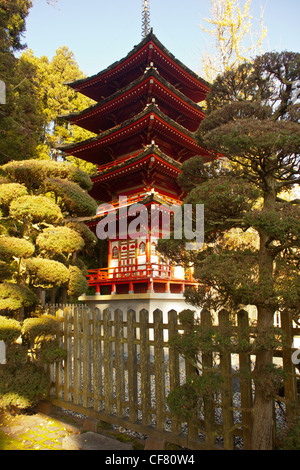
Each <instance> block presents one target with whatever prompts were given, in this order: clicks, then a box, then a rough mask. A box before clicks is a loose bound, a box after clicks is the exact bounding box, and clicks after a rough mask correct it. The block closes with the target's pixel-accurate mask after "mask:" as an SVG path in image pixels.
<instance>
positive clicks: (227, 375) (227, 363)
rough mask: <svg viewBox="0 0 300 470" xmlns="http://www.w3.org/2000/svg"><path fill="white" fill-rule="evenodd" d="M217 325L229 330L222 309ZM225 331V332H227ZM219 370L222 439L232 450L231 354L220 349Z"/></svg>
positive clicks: (226, 314)
mask: <svg viewBox="0 0 300 470" xmlns="http://www.w3.org/2000/svg"><path fill="white" fill-rule="evenodd" d="M219 325H220V327H221V328H224V329H225V331H226V330H227V331H228V330H229V313H228V312H227V311H226V310H224V309H222V310H221V311H220V312H219ZM227 331H226V332H227ZM220 370H221V374H222V377H223V384H222V389H223V390H222V420H223V439H224V449H225V450H232V449H233V448H234V435H233V433H232V431H231V430H232V428H233V410H232V373H231V354H230V353H229V352H226V351H222V352H221V354H220Z"/></svg>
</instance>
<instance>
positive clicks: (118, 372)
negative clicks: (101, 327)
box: [114, 309, 125, 416]
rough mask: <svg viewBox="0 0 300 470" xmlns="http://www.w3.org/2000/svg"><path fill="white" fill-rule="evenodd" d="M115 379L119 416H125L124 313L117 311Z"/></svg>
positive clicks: (115, 316) (115, 320) (115, 319)
mask: <svg viewBox="0 0 300 470" xmlns="http://www.w3.org/2000/svg"><path fill="white" fill-rule="evenodd" d="M114 323H115V377H116V403H117V414H118V416H123V415H124V401H125V380H124V369H125V366H124V342H123V341H122V338H123V312H122V311H121V310H120V309H117V310H115V315H114Z"/></svg>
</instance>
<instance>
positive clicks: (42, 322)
mask: <svg viewBox="0 0 300 470" xmlns="http://www.w3.org/2000/svg"><path fill="white" fill-rule="evenodd" d="M56 333H57V321H56V319H55V317H51V316H50V315H42V316H41V317H33V318H26V320H24V322H23V325H22V335H23V338H24V339H25V340H26V341H29V343H30V344H32V345H33V344H34V342H39V341H40V340H41V339H42V338H43V337H45V336H48V335H50V336H52V335H55V334H56Z"/></svg>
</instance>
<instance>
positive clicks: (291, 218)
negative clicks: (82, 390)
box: [158, 52, 300, 450]
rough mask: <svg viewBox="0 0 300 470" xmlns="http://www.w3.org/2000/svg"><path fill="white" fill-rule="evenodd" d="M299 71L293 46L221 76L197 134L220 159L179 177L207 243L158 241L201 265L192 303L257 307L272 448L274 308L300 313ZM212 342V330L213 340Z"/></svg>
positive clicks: (264, 441)
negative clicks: (194, 247)
mask: <svg viewBox="0 0 300 470" xmlns="http://www.w3.org/2000/svg"><path fill="white" fill-rule="evenodd" d="M299 80H300V54H299V53H292V52H282V53H280V54H279V53H268V54H264V55H263V56H261V57H257V58H256V59H255V60H254V61H253V62H252V63H251V64H242V65H241V66H239V67H238V68H237V69H236V70H230V71H228V72H226V73H225V74H224V75H223V76H220V77H218V78H217V80H216V81H215V83H214V84H213V86H212V92H211V94H209V95H208V100H207V104H208V106H207V108H208V113H207V117H206V118H205V119H204V120H203V121H202V122H201V124H200V126H199V129H198V131H197V132H196V139H197V141H198V143H199V145H201V146H202V147H204V148H207V149H208V150H210V151H211V152H214V154H215V157H216V158H218V159H219V157H220V156H222V157H223V158H222V159H221V160H220V161H219V163H220V164H219V166H218V165H217V163H210V162H208V163H206V164H203V163H201V162H200V160H199V158H195V159H191V160H190V161H187V162H186V163H185V164H184V165H183V167H182V168H183V174H182V176H181V177H180V180H179V181H180V183H181V184H183V187H184V189H186V190H188V191H190V192H189V194H188V196H187V198H186V200H185V202H188V203H192V204H193V205H196V204H204V211H205V213H204V242H205V243H204V246H203V248H202V249H201V250H200V251H194V252H193V251H191V250H190V251H187V250H186V249H185V245H184V243H182V240H179V241H177V240H176V239H174V240H172V242H171V243H170V241H169V240H165V241H164V240H162V241H161V242H160V243H159V246H158V249H159V251H161V252H162V253H163V254H164V255H166V256H168V257H170V258H171V259H172V260H173V261H176V262H179V261H180V260H181V261H182V262H183V263H185V264H188V263H191V264H192V265H193V266H194V268H195V272H194V275H195V278H196V279H197V280H198V281H199V287H198V290H197V291H195V290H190V291H188V293H187V294H186V297H187V300H188V301H189V302H190V303H192V304H194V305H197V306H199V307H205V308H208V309H209V308H211V307H217V308H220V307H223V308H228V309H229V310H231V309H234V310H235V311H236V310H237V309H241V308H244V307H245V306H246V305H248V304H250V305H254V306H255V307H256V311H257V329H256V330H255V332H254V336H253V338H252V339H253V343H252V344H251V347H252V348H253V349H254V350H256V352H257V354H256V365H255V370H254V373H253V378H254V383H255V402H254V407H253V430H252V446H253V449H265V450H267V449H269V448H270V443H271V442H272V407H271V406H270V400H271V399H272V395H273V394H274V390H276V387H277V385H278V383H281V381H282V377H280V374H281V371H280V370H275V369H274V367H273V365H272V351H273V349H274V348H276V347H277V346H278V342H277V338H276V335H274V331H272V327H273V319H274V314H275V312H276V311H277V312H278V311H288V312H289V313H290V314H292V315H293V316H294V318H295V320H296V321H299V318H300V310H299V305H300V276H299V246H300V239H299V235H300V225H299V220H300V208H299V198H298V197H297V196H293V194H292V191H293V190H294V189H296V185H297V184H298V183H299V182H300V174H299V163H300V154H299V149H300V124H299V105H298V104H297V103H295V93H296V88H295V84H296V83H298V81H299ZM224 157H225V158H224ZM198 333H199V332H198ZM198 333H197V332H196V331H194V330H193V332H192V333H191V335H190V337H189V338H188V337H187V338H186V342H187V343H188V341H189V340H190V342H191V345H194V346H195V347H196V344H197V341H198V344H199V351H200V350H201V347H207V344H202V340H201V337H200V336H199V334H198ZM235 340H236V339H235ZM215 341H216V337H215V336H212V337H211V338H209V336H208V343H209V342H211V344H212V345H214V343H215ZM182 346H183V345H182ZM220 346H221V345H220ZM232 346H233V345H232V344H231V342H229V344H228V347H229V350H230V351H231V348H232ZM238 346H239V342H237V343H236V347H238ZM244 346H245V345H244ZM192 349H193V348H192ZM262 421H264V426H263V427H264V429H262V426H261V423H262Z"/></svg>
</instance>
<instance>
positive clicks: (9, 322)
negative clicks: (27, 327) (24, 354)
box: [0, 315, 21, 344]
mask: <svg viewBox="0 0 300 470" xmlns="http://www.w3.org/2000/svg"><path fill="white" fill-rule="evenodd" d="M19 336H21V325H20V323H19V322H18V321H17V320H14V319H13V318H7V317H3V316H2V315H0V340H1V341H4V343H6V344H9V343H13V342H14V341H15V340H16V339H18V338H19Z"/></svg>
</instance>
